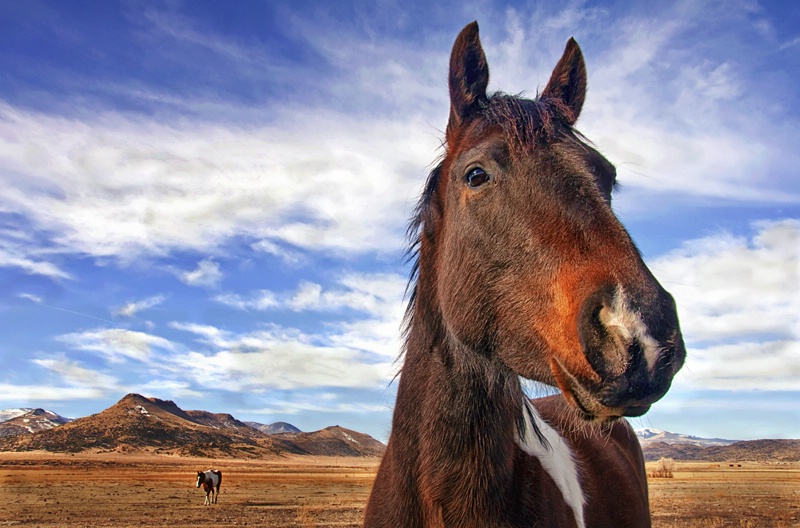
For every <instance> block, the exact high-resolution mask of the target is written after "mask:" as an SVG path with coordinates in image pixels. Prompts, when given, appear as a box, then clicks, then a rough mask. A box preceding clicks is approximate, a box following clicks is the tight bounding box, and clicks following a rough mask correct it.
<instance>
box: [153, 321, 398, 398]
mask: <svg viewBox="0 0 800 528" xmlns="http://www.w3.org/2000/svg"><path fill="white" fill-rule="evenodd" d="M173 327H175V328H177V329H182V330H186V331H194V332H197V333H198V335H200V336H201V337H202V339H203V343H205V344H206V346H207V348H206V350H203V351H191V352H187V353H178V354H173V355H172V356H171V358H170V365H169V366H166V367H167V368H169V369H172V370H174V371H175V372H178V371H180V372H182V373H184V375H187V376H189V377H191V379H192V380H193V382H194V383H196V384H198V385H199V386H203V387H213V388H216V389H223V390H236V391H242V390H247V391H255V392H258V391H264V390H266V389H269V388H272V389H291V388H294V389H302V388H311V387H375V386H379V385H380V384H382V383H385V382H386V380H387V379H389V378H390V373H391V369H392V365H391V364H389V363H379V362H375V361H374V360H370V358H368V357H367V356H365V355H364V354H363V352H361V351H359V350H357V349H354V348H349V347H344V346H332V345H329V344H325V343H324V342H323V343H321V342H319V341H318V339H319V336H307V335H304V334H302V333H301V332H298V331H296V330H291V329H282V328H278V327H272V328H269V329H266V330H261V331H255V332H247V333H242V334H235V333H232V332H228V331H224V330H220V329H216V328H212V327H208V326H203V327H198V326H196V325H182V324H174V325H173Z"/></svg>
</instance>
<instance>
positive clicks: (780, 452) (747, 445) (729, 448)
mask: <svg viewBox="0 0 800 528" xmlns="http://www.w3.org/2000/svg"><path fill="white" fill-rule="evenodd" d="M642 451H643V452H644V457H645V460H658V459H659V458H662V457H663V458H673V459H675V460H687V461H705V462H731V461H752V462H767V461H773V462H797V461H800V440H745V441H741V442H734V443H732V444H730V445H711V446H705V447H704V446H699V445H693V444H667V443H665V442H653V443H650V444H648V445H644V446H642Z"/></svg>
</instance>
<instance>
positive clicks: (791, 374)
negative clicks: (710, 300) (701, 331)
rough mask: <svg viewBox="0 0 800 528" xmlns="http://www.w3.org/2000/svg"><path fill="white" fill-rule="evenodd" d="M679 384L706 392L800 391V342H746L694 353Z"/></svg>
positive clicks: (692, 352)
mask: <svg viewBox="0 0 800 528" xmlns="http://www.w3.org/2000/svg"><path fill="white" fill-rule="evenodd" d="M690 353H691V356H690V363H689V368H688V369H686V372H683V373H682V374H681V375H680V376H679V378H678V383H679V384H681V385H684V386H686V385H688V386H690V387H692V388H695V389H698V388H699V389H706V390H709V389H710V390H772V391H797V390H799V389H798V380H800V341H767V342H742V343H736V344H731V345H717V346H710V347H708V348H700V349H693V350H690Z"/></svg>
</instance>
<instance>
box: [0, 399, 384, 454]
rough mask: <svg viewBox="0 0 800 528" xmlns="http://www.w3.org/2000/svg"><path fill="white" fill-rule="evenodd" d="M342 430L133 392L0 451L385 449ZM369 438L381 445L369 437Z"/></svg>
mask: <svg viewBox="0 0 800 528" xmlns="http://www.w3.org/2000/svg"><path fill="white" fill-rule="evenodd" d="M341 429H343V428H341ZM343 431H344V433H340V434H339V435H338V440H331V434H330V433H329V432H327V430H322V431H316V432H314V433H283V434H282V435H269V434H267V433H264V432H262V431H259V430H258V429H256V428H254V427H252V426H250V425H248V424H245V423H244V422H241V421H239V420H237V419H236V418H234V417H233V416H232V415H230V414H225V413H211V412H208V411H184V410H183V409H181V408H180V407H179V406H178V405H177V404H176V403H175V402H173V401H171V400H161V399H158V398H147V397H144V396H142V395H140V394H128V395H126V396H124V397H123V398H122V399H120V400H119V401H118V402H117V403H116V404H114V405H112V406H111V407H109V408H107V409H105V410H103V411H101V412H99V413H96V414H92V415H90V416H86V417H82V418H77V419H75V420H72V421H70V422H69V423H67V424H64V425H61V426H58V427H54V428H51V429H48V430H44V431H39V432H36V433H31V434H23V435H15V436H6V437H0V451H32V450H44V451H51V452H73V453H74V452H83V451H93V452H121V453H125V452H152V453H156V454H169V455H179V456H206V457H236V458H253V457H264V456H272V455H278V456H283V455H288V454H296V455H317V454H330V455H334V456H338V455H341V456H377V454H379V453H382V452H383V449H385V446H383V444H381V443H380V442H378V441H377V440H374V439H372V438H371V437H369V436H368V435H363V434H362V433H358V432H356V431H350V430H347V429H343ZM295 434H300V435H306V436H302V437H301V438H299V440H298V441H297V442H295V441H294V438H293V436H292V435H295ZM348 437H349V438H348ZM367 438H369V439H371V440H373V441H374V442H376V444H372V443H370V442H367V441H366V439H367ZM359 439H360V440H361V441H363V445H362V444H361V443H359ZM332 445H334V448H331V446H332Z"/></svg>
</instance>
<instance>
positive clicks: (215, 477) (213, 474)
mask: <svg viewBox="0 0 800 528" xmlns="http://www.w3.org/2000/svg"><path fill="white" fill-rule="evenodd" d="M221 484H222V471H218V470H216V469H208V470H206V471H198V472H197V486H196V487H198V488H199V487H200V486H201V485H202V486H203V491H205V492H206V500H205V502H204V503H203V506H209V505H211V504H212V503H213V504H216V503H217V499H218V498H219V487H220V485H221Z"/></svg>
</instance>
